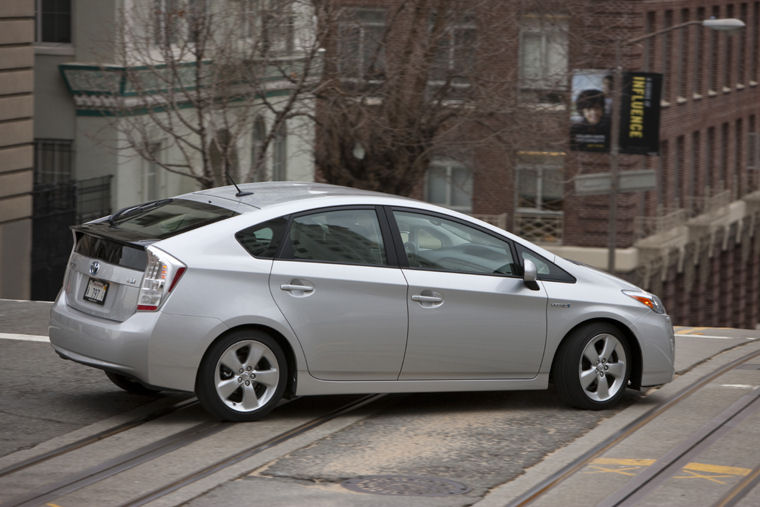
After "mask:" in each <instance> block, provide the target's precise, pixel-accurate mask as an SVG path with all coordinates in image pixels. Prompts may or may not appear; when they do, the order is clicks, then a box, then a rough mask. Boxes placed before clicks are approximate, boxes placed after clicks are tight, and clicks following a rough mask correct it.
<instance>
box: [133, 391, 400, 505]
mask: <svg viewBox="0 0 760 507" xmlns="http://www.w3.org/2000/svg"><path fill="white" fill-rule="evenodd" d="M385 397H387V395H386V394H371V395H367V396H363V397H362V398H360V399H358V400H355V401H353V402H351V403H348V404H346V405H344V406H342V407H339V408H337V409H335V410H333V411H332V412H330V413H328V414H325V415H323V416H321V417H318V418H316V419H313V420H311V421H307V422H305V423H303V424H301V425H300V426H296V427H295V428H292V429H290V430H288V431H285V432H283V433H280V434H279V435H275V436H274V437H271V438H270V439H268V440H266V441H264V442H262V443H260V444H256V445H253V446H251V447H249V448H247V449H244V450H242V451H240V452H238V453H236V454H234V455H232V456H230V457H228V458H225V459H222V460H219V461H217V462H216V463H213V464H211V465H209V466H207V467H205V468H203V469H201V470H196V471H195V472H193V473H192V474H188V475H186V476H185V477H183V478H181V479H178V480H176V481H174V482H172V483H171V484H167V485H165V486H163V487H161V488H157V489H154V490H153V491H151V492H149V493H146V494H144V495H142V496H140V497H138V498H135V499H133V500H130V501H129V502H127V503H125V504H123V506H122V507H138V506H142V505H145V504H147V503H150V502H152V501H153V500H156V499H158V498H161V497H164V496H166V495H168V494H170V493H173V492H174V491H177V490H178V489H181V488H183V487H185V486H188V485H190V484H192V483H194V482H197V481H199V480H201V479H204V478H206V477H208V476H209V475H212V474H215V473H216V472H219V471H221V470H224V469H225V468H228V467H230V466H232V465H235V464H237V463H239V462H241V461H243V460H245V459H248V458H250V457H252V456H254V455H256V454H259V453H261V452H264V451H265V450H267V449H270V448H272V447H274V446H276V445H279V444H281V443H283V442H285V441H287V440H290V439H292V438H295V437H297V436H299V435H301V434H303V433H305V432H307V431H309V430H311V429H314V428H316V427H317V426H321V425H322V424H325V423H327V422H328V421H331V420H333V419H335V418H336V417H338V416H341V415H343V414H346V413H348V412H351V411H353V410H356V409H358V408H360V407H363V406H364V405H368V404H370V403H374V402H375V401H379V400H380V399H383V398H385Z"/></svg>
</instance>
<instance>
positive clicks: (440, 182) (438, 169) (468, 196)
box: [426, 159, 472, 213]
mask: <svg viewBox="0 0 760 507" xmlns="http://www.w3.org/2000/svg"><path fill="white" fill-rule="evenodd" d="M426 192H427V197H426V198H427V201H428V202H431V203H433V204H438V205H440V206H446V207H447V208H451V209H455V210H458V211H462V212H465V213H469V212H470V211H472V172H471V171H470V169H468V168H467V167H465V166H464V165H462V164H461V163H459V162H457V161H455V160H450V159H437V160H434V161H433V162H432V163H431V164H430V168H429V169H428V172H427V187H426Z"/></svg>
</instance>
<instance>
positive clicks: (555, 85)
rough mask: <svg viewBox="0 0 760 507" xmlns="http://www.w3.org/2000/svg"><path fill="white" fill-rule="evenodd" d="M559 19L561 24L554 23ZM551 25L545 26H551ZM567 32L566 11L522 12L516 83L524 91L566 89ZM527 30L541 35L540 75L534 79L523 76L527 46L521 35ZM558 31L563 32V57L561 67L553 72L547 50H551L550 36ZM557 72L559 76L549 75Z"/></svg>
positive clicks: (567, 61)
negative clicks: (554, 12)
mask: <svg viewBox="0 0 760 507" xmlns="http://www.w3.org/2000/svg"><path fill="white" fill-rule="evenodd" d="M559 23H562V24H563V26H562V28H559V27H554V25H558V24H559ZM552 27H554V28H553V29H547V28H552ZM568 32H569V19H568V17H567V16H566V15H562V14H559V15H553V14H550V15H539V14H533V15H524V16H522V17H521V19H520V33H519V45H518V68H517V73H518V75H517V82H518V83H519V87H520V89H521V90H523V91H526V92H527V91H565V90H567V89H568V84H567V79H564V81H563V76H567V74H568V71H569V68H570V58H569V56H570V54H569V44H570V41H569V39H568V36H567V34H568ZM526 34H537V35H538V36H539V37H540V44H541V48H540V54H539V66H540V74H541V75H540V77H539V78H537V79H529V78H528V77H527V76H525V73H526V72H525V68H526V60H527V58H526V48H525V43H524V38H525V36H526ZM557 34H564V40H563V41H562V42H563V44H564V48H563V49H564V60H565V69H563V70H562V71H556V72H553V71H552V69H551V66H550V64H549V58H550V53H551V52H552V51H551V49H552V47H553V46H552V44H551V40H550V39H551V38H552V36H555V35H557ZM554 75H558V76H560V79H552V76H554Z"/></svg>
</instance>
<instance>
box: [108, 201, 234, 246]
mask: <svg viewBox="0 0 760 507" xmlns="http://www.w3.org/2000/svg"><path fill="white" fill-rule="evenodd" d="M117 215H118V212H117V213H116V214H114V216H113V217H112V222H111V223H110V225H111V226H112V227H115V228H118V229H122V230H125V231H133V232H139V233H140V234H143V235H145V237H146V238H155V239H165V238H169V237H171V236H175V235H177V234H181V233H183V232H186V231H189V230H191V229H195V228H197V227H202V226H204V225H208V224H211V223H214V222H217V221H219V220H224V219H225V218H230V217H232V216H235V215H237V213H236V212H234V211H232V210H228V209H225V208H220V207H219V206H214V205H212V204H206V203H204V202H197V201H186V200H184V199H164V200H161V201H154V202H150V203H145V204H142V205H140V206H138V207H136V208H134V210H132V209H126V210H124V211H123V212H122V214H121V215H119V216H117Z"/></svg>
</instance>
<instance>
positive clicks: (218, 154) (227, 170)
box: [209, 129, 238, 184]
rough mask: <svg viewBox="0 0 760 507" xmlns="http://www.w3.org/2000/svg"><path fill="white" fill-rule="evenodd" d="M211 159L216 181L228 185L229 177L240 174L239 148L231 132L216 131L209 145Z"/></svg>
mask: <svg viewBox="0 0 760 507" xmlns="http://www.w3.org/2000/svg"><path fill="white" fill-rule="evenodd" d="M209 159H210V161H211V168H212V169H213V171H214V179H215V180H216V181H217V182H218V183H220V184H226V183H227V175H230V176H233V175H236V174H238V156H237V147H236V146H235V143H234V140H233V139H232V135H231V134H230V131H229V130H227V129H220V130H217V131H216V135H215V136H214V139H212V140H211V143H210V145H209Z"/></svg>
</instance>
